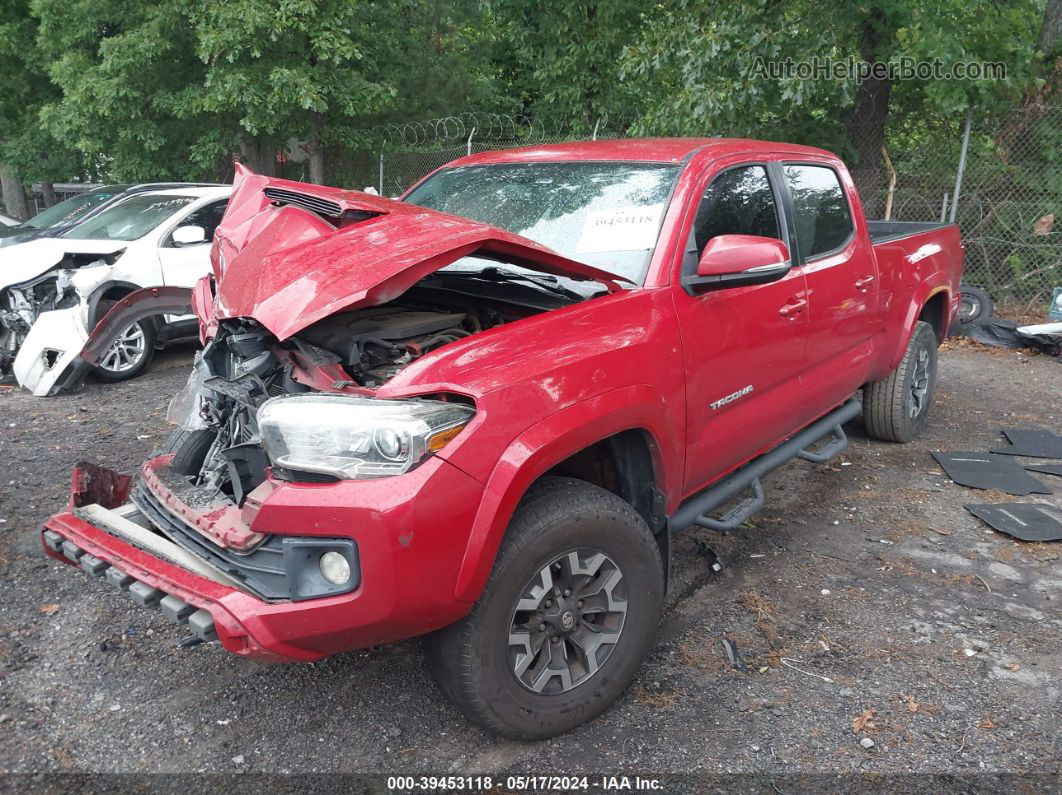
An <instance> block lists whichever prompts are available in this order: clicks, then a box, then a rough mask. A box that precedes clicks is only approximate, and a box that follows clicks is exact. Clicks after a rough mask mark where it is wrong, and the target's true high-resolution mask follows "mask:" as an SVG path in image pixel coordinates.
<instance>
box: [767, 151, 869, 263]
mask: <svg viewBox="0 0 1062 795" xmlns="http://www.w3.org/2000/svg"><path fill="white" fill-rule="evenodd" d="M783 171H784V173H785V181H786V185H787V186H788V188H789V195H790V197H791V198H792V201H793V222H794V224H795V225H796V242H797V248H798V250H799V251H800V255H801V256H802V257H803V258H804V259H814V258H815V257H820V256H822V255H824V254H828V253H829V252H831V251H836V250H837V249H839V248H841V247H842V246H843V245H845V244H846V243H847V242H848V239H849V238H850V237H851V235H852V232H853V230H854V227H853V225H852V213H851V211H850V210H849V208H848V199H847V198H846V197H845V194H844V189H843V188H842V187H841V182H840V180H839V179H838V178H837V172H836V171H834V170H833V169H832V168H829V167H828V166H809V165H788V166H784V167H783Z"/></svg>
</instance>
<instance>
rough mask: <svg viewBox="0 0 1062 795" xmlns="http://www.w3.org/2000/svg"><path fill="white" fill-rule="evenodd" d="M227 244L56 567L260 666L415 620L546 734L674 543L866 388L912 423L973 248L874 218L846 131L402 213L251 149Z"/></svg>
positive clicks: (683, 142) (685, 155)
mask: <svg viewBox="0 0 1062 795" xmlns="http://www.w3.org/2000/svg"><path fill="white" fill-rule="evenodd" d="M213 263H214V274H213V277H209V278H208V279H205V280H203V281H201V282H200V283H199V285H197V287H196V289H195V291H194V293H193V308H194V310H195V313H196V315H197V316H198V318H199V320H200V324H201V334H202V339H203V342H204V348H203V351H202V353H201V354H199V355H198V356H197V358H196V362H195V365H194V369H193V372H192V374H191V377H190V378H189V381H188V385H187V386H186V387H185V389H184V390H182V392H181V393H180V394H178V395H177V396H176V397H175V398H174V401H173V403H172V404H171V407H170V416H171V419H172V420H173V421H174V422H175V423H176V424H177V425H178V428H177V430H176V431H175V432H174V434H173V435H172V436H171V437H170V439H169V441H168V442H167V444H166V446H165V447H164V448H163V449H162V450H160V451H157V453H156V454H154V455H153V457H152V458H151V459H150V460H148V461H147V462H146V463H145V464H144V465H143V467H142V468H141V470H140V472H139V474H138V476H137V477H136V479H135V482H134V481H133V479H132V478H130V477H129V476H127V475H120V474H118V473H116V472H113V471H110V470H105V469H102V468H100V467H96V466H93V465H91V464H82V465H79V466H78V467H77V469H76V470H75V472H74V478H73V480H74V483H73V491H72V495H71V499H70V504H69V506H68V508H67V510H65V511H64V512H62V513H59V514H57V515H55V516H53V517H52V518H51V519H49V520H48V522H47V523H46V525H45V527H44V530H43V544H44V548H45V550H46V552H47V554H49V555H51V556H52V557H53V558H56V559H57V560H65V561H67V562H69V563H72V564H74V565H76V566H79V567H80V568H82V569H84V570H85V571H87V572H89V573H90V574H92V575H96V576H99V577H102V578H105V580H106V581H108V582H110V583H112V584H113V585H115V586H117V587H119V588H123V589H126V590H128V591H129V593H130V594H131V595H132V597H133V598H134V599H135V600H136V601H137V602H139V603H140V604H142V605H148V606H156V607H159V608H161V610H162V611H163V612H164V613H165V614H166V615H167V616H169V617H170V618H171V619H172V620H174V621H177V622H180V623H182V624H186V625H187V626H188V627H189V628H190V630H191V634H190V635H189V638H188V640H189V641H190V643H196V642H200V641H214V640H217V641H220V643H221V645H222V646H223V647H224V648H226V649H228V650H229V651H231V652H234V653H236V654H241V655H245V656H248V657H255V658H260V659H268V660H277V661H312V660H319V659H321V658H323V657H326V656H328V655H331V654H336V653H338V652H343V651H347V650H350V649H356V648H359V647H365V646H369V645H373V644H378V643H386V642H390V641H396V640H399V639H402V638H409V637H413V636H417V635H424V636H425V641H426V643H425V646H426V651H427V658H428V661H429V665H430V668H431V670H432V673H433V675H434V677H435V679H436V681H437V682H438V683H439V685H440V687H441V689H442V690H443V692H444V693H445V694H446V695H447V696H448V697H449V698H451V699H452V700H453V701H454V703H455V704H457V706H458V707H459V708H460V709H461V710H462V712H463V713H464V714H465V715H466V716H468V718H470V719H471V720H472V721H474V722H476V723H478V724H479V725H481V726H483V727H485V728H486V729H488V730H490V731H493V732H496V733H498V734H501V735H505V736H510V737H523V738H535V737H546V736H550V735H554V734H557V733H559V732H563V731H566V730H568V729H570V728H572V727H574V726H576V725H578V724H580V723H582V722H584V721H586V720H588V719H590V718H591V717H593V716H595V715H596V714H598V713H599V712H601V711H602V710H604V709H605V708H606V707H607V706H608V705H609V704H610V703H612V702H613V701H614V700H615V699H616V698H617V697H618V696H619V695H620V694H621V693H622V692H623V690H624V689H625V688H626V687H627V686H628V684H629V683H630V682H631V680H632V678H633V677H634V675H635V673H636V671H637V670H638V667H639V665H640V664H641V661H642V659H643V658H644V657H645V655H646V653H647V652H648V650H649V648H650V644H651V643H652V639H653V633H654V628H655V626H656V624H657V622H658V620H659V618H660V612H661V606H662V604H663V600H664V593H665V589H666V587H667V582H668V575H669V569H670V565H669V564H670V555H671V537H672V535H673V534H674V533H676V532H679V531H681V530H684V529H686V528H689V527H693V526H701V527H706V528H711V529H715V530H723V531H726V530H734V529H737V528H739V527H740V526H741V525H742V524H743V523H744V522H745V521H746V520H747V519H748V517H749V516H751V515H752V513H753V512H755V510H756V509H757V508H759V507H760V505H762V503H763V500H764V494H763V489H762V487H761V485H760V484H761V479H762V477H763V476H764V475H766V474H767V473H768V472H770V471H771V470H772V469H774V468H776V467H778V466H779V465H781V464H782V463H784V462H786V461H788V460H790V459H792V458H797V457H799V458H803V459H806V460H811V461H824V460H826V459H828V458H829V457H831V456H833V455H836V453H837V452H839V451H840V450H841V449H842V448H843V447H844V445H845V443H846V438H845V435H844V431H843V429H842V425H843V424H844V423H845V422H846V421H848V420H850V419H852V418H853V417H854V416H855V415H856V414H857V413H858V412H859V411H860V403H859V402H858V401H857V400H855V399H854V396H855V395H856V394H857V393H858V392H860V391H862V413H863V421H864V423H865V425H866V428H867V430H868V431H869V433H870V434H871V435H872V436H874V437H876V438H879V439H885V440H891V441H897V442H904V441H907V440H909V439H911V438H913V437H914V436H916V435H917V434H918V433H919V432H920V431H921V430H922V428H923V426H924V424H925V422H926V416H927V413H928V411H929V406H930V403H931V401H932V397H933V390H934V382H935V378H936V361H937V345H938V343H939V342H940V340H942V339H943V338H944V336H945V335H946V334H947V331H948V326H949V324H950V323H951V320H952V318H953V317H954V315H955V312H956V309H957V303H958V298H959V280H960V275H961V272H962V247H961V245H960V242H959V232H958V229H957V228H956V227H955V226H949V225H937V224H911V223H888V222H870V221H867V220H866V219H865V218H864V216H863V211H862V206H861V204H860V201H859V198H858V196H857V195H856V192H855V189H854V186H853V184H852V180H851V178H850V177H849V174H848V171H847V170H846V169H845V166H844V164H843V163H842V162H841V161H840V160H839V159H838V158H837V157H836V156H834V155H832V154H830V153H829V152H825V151H822V150H820V149H813V148H808V147H802V146H792V145H788V144H778V143H764V142H757V141H749V140H725V139H703V140H691V139H653V140H625V141H609V142H604V141H598V142H592V143H570V144H560V145H551V146H538V147H527V148H522V149H514V150H511V151H503V152H485V153H481V154H476V155H472V156H470V157H465V158H461V159H460V160H456V161H454V162H453V163H450V164H448V165H447V166H444V167H443V168H441V169H439V170H437V171H435V172H434V173H432V174H430V175H429V176H427V177H426V178H424V179H423V180H422V181H421V182H419V183H418V184H417V185H415V186H414V187H413V188H412V189H411V190H410V191H409V192H408V193H407V194H406V195H405V196H404V197H403V200H402V201H395V200H391V199H385V198H381V197H377V196H372V195H368V194H365V193H360V192H356V191H345V190H336V189H332V188H324V187H319V186H313V185H304V184H300V183H296V182H290V181H285V180H279V179H268V178H266V177H262V176H258V175H255V174H252V173H250V172H248V171H246V170H242V169H241V170H240V171H239V172H238V174H237V178H236V184H235V191H234V193H233V196H232V200H231V202H230V203H229V207H228V210H227V212H226V214H225V217H224V219H223V221H222V223H221V226H220V227H219V228H218V231H217V236H216V239H215V243H214V251H213ZM145 292H148V293H150V295H147V296H146V297H143V298H142V300H140V301H139V302H136V301H134V302H131V303H127V304H123V305H121V306H119V307H117V308H116V309H115V310H113V311H112V316H110V317H109V318H108V319H107V320H105V321H104V324H103V325H104V326H106V325H107V324H108V323H110V325H114V324H121V323H126V324H128V322H129V321H130V319H131V318H135V317H141V316H143V314H144V313H149V312H151V311H165V310H166V307H167V306H168V304H167V300H168V296H167V293H166V289H165V288H161V289H157V290H152V291H145ZM91 355H93V354H92V346H91V345H90V346H88V348H87V349H86V354H85V356H86V357H91ZM727 506H729V507H727Z"/></svg>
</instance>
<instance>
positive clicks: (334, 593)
mask: <svg viewBox="0 0 1062 795" xmlns="http://www.w3.org/2000/svg"><path fill="white" fill-rule="evenodd" d="M412 311H413V310H407V313H408V312H412ZM396 312H397V311H396V310H393V311H392V315H393V314H395V313H396ZM397 313H398V314H401V312H397ZM370 317H371V315H370ZM414 320H416V323H414ZM349 321H350V319H349V318H348V319H347V321H344V322H348V323H349ZM439 322H441V321H440V320H439V319H436V323H435V325H437V324H438V323H439ZM418 323H419V325H417V324H418ZM425 323H427V319H426V318H425V317H419V318H413V319H411V318H409V317H406V318H404V319H403V320H402V321H401V322H399V321H396V320H394V319H393V318H392V321H391V324H390V326H389V327H388V328H380V323H379V318H378V317H377V321H376V328H375V333H377V334H383V335H384V336H388V335H391V336H392V337H393V336H394V335H395V334H405V333H407V332H408V331H409V330H410V329H411V328H413V327H414V326H415V325H416V326H417V327H416V328H415V329H414V330H416V331H419V332H423V334H428V335H431V336H438V334H439V331H438V330H436V329H434V328H432V324H431V323H427V325H425ZM426 329H427V330H426ZM303 336H306V335H303ZM376 339H379V338H376ZM447 339H449V337H447ZM380 342H381V343H382V342H383V341H382V340H380ZM374 345H375V343H373V344H370V345H369V348H370V352H369V355H368V357H367V358H366V359H365V363H366V364H368V365H369V366H370V367H371V368H372V369H375V370H379V366H378V365H380V362H379V361H377V358H376V354H373V353H372V352H371V348H372V347H373V346H374ZM392 348H394V349H397V345H396V344H395V342H394V341H392V342H390V343H387V349H388V350H390V349H392ZM403 351H404V348H403ZM403 355H406V354H405V353H403ZM339 359H340V357H339V356H338V355H337V354H335V353H333V352H331V351H329V350H327V349H325V348H321V347H318V346H315V345H313V344H312V343H310V342H307V341H306V340H305V339H301V338H300V339H295V338H292V339H290V340H288V341H285V342H283V343H281V342H279V341H277V340H276V339H275V337H273V336H272V335H271V334H270V333H269V332H268V331H266V330H264V329H263V328H261V327H260V326H258V325H257V324H256V323H255V322H254V321H249V320H239V321H224V322H223V323H222V324H221V326H220V328H219V329H218V333H217V334H216V336H215V337H214V338H213V339H212V340H211V341H210V342H208V344H207V345H206V346H205V348H204V350H203V352H202V353H201V354H200V355H199V356H197V359H196V364H195V368H194V371H193V373H192V376H191V378H190V379H189V382H188V385H187V386H186V388H185V389H184V390H183V391H182V392H181V393H180V394H178V396H177V397H176V398H175V399H174V400H173V402H172V404H171V407H170V419H171V420H173V421H175V422H176V423H177V424H178V426H179V427H178V430H177V431H176V432H175V433H173V434H172V435H171V436H170V439H169V440H168V442H167V445H166V446H165V447H164V448H163V449H162V450H159V451H157V452H156V454H155V455H153V457H152V458H151V459H149V460H148V461H147V462H145V463H144V465H143V466H142V468H141V471H140V473H139V474H138V475H137V476H136V477H135V478H133V480H132V482H126V481H123V479H122V476H120V475H117V473H112V472H109V471H108V470H101V469H99V468H90V467H87V465H81V466H79V469H78V470H77V471H76V472H75V488H74V491H73V494H72V497H71V502H70V505H69V507H68V509H67V511H65V512H63V513H61V514H58V515H57V516H54V517H52V519H50V520H49V521H48V522H47V523H46V525H45V528H44V538H43V541H44V546H45V549H46V551H47V553H48V554H49V555H50V556H51V557H53V558H55V559H57V560H63V561H65V562H68V563H71V564H73V565H76V566H79V567H80V568H82V569H84V570H85V571H86V572H88V573H90V574H93V575H96V576H100V577H103V578H105V579H106V581H107V582H110V583H112V584H113V585H116V586H117V587H120V588H123V589H124V590H127V591H128V592H129V593H130V595H131V596H132V597H133V598H134V600H136V601H137V602H138V603H140V604H142V605H145V606H149V607H158V608H160V609H162V610H163V612H164V613H165V614H166V615H167V616H169V617H170V618H171V619H172V620H175V621H178V622H180V623H182V624H186V625H187V626H188V627H189V628H190V629H191V631H192V636H193V637H194V638H196V639H198V640H204V641H210V640H214V639H217V640H220V642H221V643H222V644H223V645H224V646H225V648H227V649H229V650H230V651H233V652H236V653H238V654H243V655H248V656H253V657H257V658H260V659H266V660H281V661H307V660H315V659H320V658H322V657H324V656H327V655H329V654H334V653H337V652H340V651H345V650H349V649H352V648H359V647H363V646H368V645H373V644H376V643H381V642H387V641H391V640H397V639H401V638H405V637H409V636H412V635H417V634H421V633H423V632H426V631H430V630H432V629H435V628H438V627H440V626H444V625H445V624H447V623H450V622H451V621H453V620H456V619H457V618H459V617H460V616H461V615H463V614H464V612H467V610H468V609H469V607H470V605H467V604H463V603H458V602H456V601H455V600H454V597H453V594H454V583H453V578H454V577H455V576H456V572H457V571H458V569H459V564H460V555H461V552H462V550H463V547H464V544H463V543H461V542H460V539H463V538H464V537H466V536H467V534H468V532H469V528H470V527H471V525H472V520H473V518H474V513H475V509H476V507H477V506H478V503H479V501H480V498H481V493H482V487H481V485H480V484H479V483H478V482H477V481H475V480H473V479H472V478H470V477H469V476H468V475H466V474H465V473H463V472H461V471H460V470H459V469H457V468H456V467H454V466H452V465H450V464H449V463H447V462H446V461H444V460H442V459H441V458H439V457H437V456H434V455H432V453H433V452H434V450H435V449H438V445H441V444H445V443H446V441H447V440H448V439H449V438H452V437H453V435H454V434H455V433H456V432H457V431H459V430H460V429H461V428H462V427H463V426H464V424H465V423H466V422H467V421H468V418H469V417H470V416H471V415H472V414H473V410H472V408H471V407H470V406H467V405H463V404H461V403H454V404H452V405H447V404H446V402H445V401H442V400H420V401H414V400H411V401H386V400H376V399H374V398H373V397H372V390H371V389H370V388H368V387H364V386H361V385H358V384H356V383H354V378H353V377H352V374H351V373H352V371H354V370H355V368H352V367H351V366H350V365H349V364H348V365H347V366H343V364H341V362H340V361H339ZM381 375H383V373H379V374H378V375H377V376H375V377H380V376H381ZM373 377H374V376H371V375H365V376H364V377H363V378H367V379H371V378H373ZM306 401H310V404H309V405H307V404H306ZM336 404H338V409H339V410H342V411H343V412H347V413H349V411H350V410H351V409H354V410H355V411H356V412H357V417H358V419H357V423H356V425H355V426H353V427H352V428H350V429H346V430H342V432H341V433H339V436H337V431H336V430H335V427H336V426H334V425H331V424H328V425H320V424H316V425H315V424H314V421H313V420H314V418H315V417H319V416H322V412H329V411H333V412H334V411H336V410H337V406H336ZM383 409H386V411H385V412H384V413H381V411H382V410H383ZM366 412H369V413H370V414H371V415H373V416H375V415H380V416H381V417H382V416H386V417H388V418H391V419H387V420H386V421H379V422H375V424H374V426H373V427H374V430H373V431H372V432H371V433H370V434H369V437H368V438H367V439H362V440H361V441H359V439H358V438H356V437H357V434H358V431H357V426H359V425H364V424H365V423H366V422H371V421H372V419H371V416H369V415H366ZM396 412H397V413H396ZM263 417H264V418H265V423H266V429H265V430H266V435H267V444H269V446H270V450H269V451H268V452H267V447H266V446H264V445H263V438H262V436H263V428H262V427H261V423H262V418H263ZM366 417H369V418H368V419H366ZM395 418H397V419H395ZM425 418H427V419H425ZM433 423H434V424H433ZM420 425H424V427H425V428H426V429H427V430H426V431H425V433H426V434H427V435H426V436H425V437H424V438H425V439H427V440H428V441H427V442H426V443H421V442H420V441H418V440H419V439H420V437H418V435H417V434H418V432H419V431H418V429H419V428H420ZM381 429H384V430H381ZM394 429H397V430H394ZM392 430H393V432H392ZM270 434H272V436H271V437H270V436H269V435H270ZM363 435H364V434H363ZM344 445H345V446H346V448H344ZM369 447H372V449H373V450H376V452H375V453H373V452H371V451H370V450H369V449H368V448H369ZM377 447H378V448H379V449H382V450H383V453H380V452H379V450H377ZM271 454H272V456H273V458H271ZM384 454H386V455H384ZM274 459H277V460H274ZM414 459H415V460H414ZM281 462H283V463H281ZM285 463H286V464H287V465H288V466H285V465H284V464H285ZM396 475H401V477H400V478H398V477H395V476H396ZM88 483H94V484H95V486H94V487H89V486H87V485H86V484H88ZM126 493H128V500H127V499H126ZM455 539H458V540H459V542H458V543H455V541H454V540H455Z"/></svg>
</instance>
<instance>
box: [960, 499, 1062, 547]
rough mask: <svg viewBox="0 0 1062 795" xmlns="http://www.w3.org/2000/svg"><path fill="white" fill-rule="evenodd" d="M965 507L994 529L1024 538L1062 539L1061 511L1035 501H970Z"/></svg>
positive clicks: (1022, 539)
mask: <svg viewBox="0 0 1062 795" xmlns="http://www.w3.org/2000/svg"><path fill="white" fill-rule="evenodd" d="M966 510H968V511H969V512H970V513H972V514H973V515H974V516H976V517H977V518H978V519H980V520H981V521H982V522H984V523H985V524H987V525H988V526H989V527H991V528H992V529H993V530H998V531H999V532H1001V533H1006V534H1007V535H1010V536H1014V537H1015V538H1017V539H1019V540H1021V541H1059V540H1062V514H1060V513H1059V512H1058V511H1057V510H1056V509H1053V508H1051V506H1049V505H1040V504H1038V503H1035V502H1005V503H1003V504H1001V505H967V506H966Z"/></svg>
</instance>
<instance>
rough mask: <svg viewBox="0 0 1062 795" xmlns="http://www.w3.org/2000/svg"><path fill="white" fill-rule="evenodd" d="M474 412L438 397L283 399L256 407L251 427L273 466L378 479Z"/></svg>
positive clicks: (442, 439)
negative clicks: (254, 422) (255, 429)
mask: <svg viewBox="0 0 1062 795" xmlns="http://www.w3.org/2000/svg"><path fill="white" fill-rule="evenodd" d="M474 414H475V411H474V410H473V409H472V408H471V407H469V406H466V405H463V404H461V403H446V402H444V401H441V400H376V399H374V398H362V397H354V396H348V395H328V394H317V395H285V396H281V397H275V398H271V399H270V400H267V401H266V402H265V403H263V404H262V405H261V407H260V408H259V409H258V429H259V432H260V434H261V437H262V446H263V447H264V448H265V451H266V453H268V455H269V458H270V460H271V461H272V462H273V464H274V466H278V467H283V468H285V469H291V470H294V471H297V472H318V473H321V474H325V475H332V476H333V477H337V478H341V479H344V480H347V479H350V480H353V479H361V478H382V477H388V476H390V475H401V474H402V473H403V472H408V471H409V470H411V469H412V468H413V467H415V466H416V465H417V464H419V463H420V462H421V461H422V460H423V459H424V458H426V457H427V456H429V455H431V454H432V453H434V452H436V451H438V450H441V449H442V448H443V447H445V446H446V444H447V443H448V442H449V441H450V440H451V439H453V438H454V437H455V436H456V435H457V434H458V433H459V432H460V431H461V429H462V428H464V427H465V425H467V424H468V422H469V421H470V420H471V419H472V416H473V415H474Z"/></svg>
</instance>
